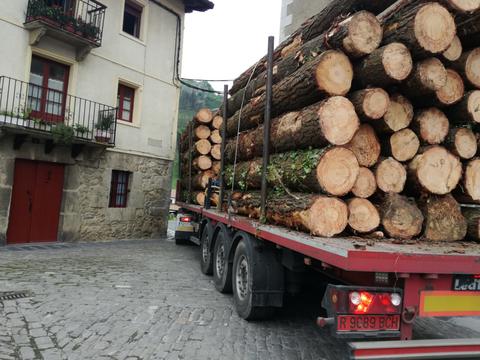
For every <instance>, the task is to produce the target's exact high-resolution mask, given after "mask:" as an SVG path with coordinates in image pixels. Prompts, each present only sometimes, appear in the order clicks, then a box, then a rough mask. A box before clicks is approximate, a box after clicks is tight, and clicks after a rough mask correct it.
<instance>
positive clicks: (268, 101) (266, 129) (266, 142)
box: [260, 36, 274, 221]
mask: <svg viewBox="0 0 480 360" xmlns="http://www.w3.org/2000/svg"><path fill="white" fill-rule="evenodd" d="M273 44H274V37H273V36H269V37H268V55H267V88H266V96H265V115H264V119H263V167H262V192H261V213H260V214H261V215H260V220H261V221H263V220H264V219H265V217H266V205H267V190H268V189H267V186H268V184H267V171H268V165H269V163H270V122H271V121H270V120H271V117H272V78H273Z"/></svg>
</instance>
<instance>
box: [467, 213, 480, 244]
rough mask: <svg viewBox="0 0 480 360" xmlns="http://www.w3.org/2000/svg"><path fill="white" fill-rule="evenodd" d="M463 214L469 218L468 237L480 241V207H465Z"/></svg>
mask: <svg viewBox="0 0 480 360" xmlns="http://www.w3.org/2000/svg"><path fill="white" fill-rule="evenodd" d="M463 216H464V217H465V219H466V220H467V237H468V239H470V240H474V241H477V242H480V209H471V208H466V209H463Z"/></svg>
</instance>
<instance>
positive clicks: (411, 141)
mask: <svg viewBox="0 0 480 360" xmlns="http://www.w3.org/2000/svg"><path fill="white" fill-rule="evenodd" d="M419 148H420V140H418V137H417V135H416V134H415V133H414V132H413V131H412V130H411V129H403V130H400V131H397V132H395V133H394V134H393V135H391V136H390V138H389V139H388V141H387V142H386V143H385V146H384V152H385V155H388V156H393V157H394V158H395V160H398V161H400V162H404V161H408V160H411V159H413V158H414V157H415V155H417V152H418V149H419Z"/></svg>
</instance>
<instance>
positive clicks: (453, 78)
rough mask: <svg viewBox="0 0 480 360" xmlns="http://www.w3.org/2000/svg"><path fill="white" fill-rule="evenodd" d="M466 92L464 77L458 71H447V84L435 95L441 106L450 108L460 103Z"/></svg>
mask: <svg viewBox="0 0 480 360" xmlns="http://www.w3.org/2000/svg"><path fill="white" fill-rule="evenodd" d="M464 92H465V86H464V84H463V80H462V77H461V76H460V75H459V74H458V73H457V72H456V71H454V70H452V69H447V82H446V83H445V86H443V87H442V88H440V89H439V90H437V91H436V92H435V93H436V95H437V99H438V101H439V102H440V104H442V105H445V106H449V105H453V104H455V103H457V102H459V101H460V100H461V99H462V97H463V94H464Z"/></svg>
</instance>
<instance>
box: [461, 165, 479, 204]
mask: <svg viewBox="0 0 480 360" xmlns="http://www.w3.org/2000/svg"><path fill="white" fill-rule="evenodd" d="M464 181H465V192H466V193H467V194H468V195H469V196H470V197H471V198H472V200H474V201H480V159H478V158H477V159H474V160H471V161H470V162H469V163H468V165H467V167H466V169H465V177H464Z"/></svg>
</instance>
